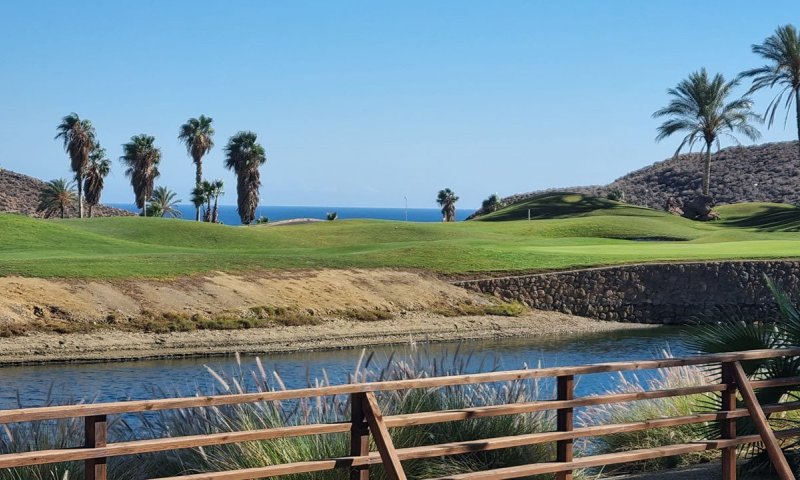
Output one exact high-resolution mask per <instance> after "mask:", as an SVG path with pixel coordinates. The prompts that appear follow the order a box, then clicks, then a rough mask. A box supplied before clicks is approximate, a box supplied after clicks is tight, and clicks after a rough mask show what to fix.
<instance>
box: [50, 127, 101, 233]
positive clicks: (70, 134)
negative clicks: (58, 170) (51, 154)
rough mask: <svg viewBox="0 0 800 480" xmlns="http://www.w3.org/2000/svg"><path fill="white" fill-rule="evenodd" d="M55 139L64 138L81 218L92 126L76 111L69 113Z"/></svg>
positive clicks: (92, 131)
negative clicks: (76, 190)
mask: <svg viewBox="0 0 800 480" xmlns="http://www.w3.org/2000/svg"><path fill="white" fill-rule="evenodd" d="M57 130H58V135H56V137H55V138H56V139H59V138H61V139H62V140H64V150H65V151H66V152H67V154H69V159H70V162H71V165H70V167H71V168H72V171H73V172H75V181H76V182H77V183H78V217H79V218H83V175H84V173H85V170H86V166H87V165H88V164H89V154H91V153H92V148H94V143H95V142H94V137H95V132H94V127H93V126H92V122H90V121H89V120H81V118H80V117H79V116H78V114H77V113H70V114H69V115H67V116H66V117H64V118H63V119H62V120H61V123H60V124H59V125H58V127H57Z"/></svg>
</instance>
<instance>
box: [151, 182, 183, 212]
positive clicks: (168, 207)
mask: <svg viewBox="0 0 800 480" xmlns="http://www.w3.org/2000/svg"><path fill="white" fill-rule="evenodd" d="M177 196H178V194H177V193H175V192H173V191H172V190H170V189H169V188H167V187H156V188H155V190H153V195H151V196H150V208H151V211H152V212H153V216H156V217H171V218H180V216H181V211H180V210H178V208H177V206H178V203H180V202H181V201H180V200H176V199H175V197H177Z"/></svg>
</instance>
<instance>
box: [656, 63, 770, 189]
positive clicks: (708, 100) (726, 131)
mask: <svg viewBox="0 0 800 480" xmlns="http://www.w3.org/2000/svg"><path fill="white" fill-rule="evenodd" d="M736 85H738V80H731V81H729V82H726V81H725V78H724V77H723V76H722V75H720V74H716V75H714V77H713V78H709V76H708V72H706V69H705V68H703V69H701V70H700V71H697V72H694V73H692V74H691V75H689V78H687V79H685V80H682V81H681V82H680V83H679V84H678V85H677V86H676V87H675V88H670V89H669V90H667V93H668V94H669V95H670V97H672V99H671V100H670V102H669V105H667V106H666V107H664V108H662V109H660V110H658V111H656V112H655V113H654V114H653V118H660V117H669V118H668V119H667V120H666V121H665V122H664V123H663V124H662V125H661V126H660V127H658V135H657V136H656V141H661V140H663V139H665V138H667V137H669V136H671V135H672V134H674V133H678V132H683V133H685V134H686V136H685V137H683V140H682V141H681V143H680V145H678V149H677V150H676V151H675V156H677V155H678V154H680V152H681V150H682V149H683V148H684V147H686V146H688V147H689V149H690V151H691V148H692V147H693V146H694V145H695V144H696V143H698V142H701V141H702V142H705V156H704V168H703V195H706V196H708V195H709V187H710V183H711V147H712V146H714V145H716V147H717V149H719V140H720V137H721V136H725V137H728V138H731V139H733V140H734V141H736V142H737V143H738V140H737V139H736V137H735V136H734V133H740V134H742V135H744V136H746V137H747V138H749V139H751V140H756V139H758V138H759V137H760V135H761V134H760V133H759V131H758V130H757V129H756V128H755V127H753V126H752V125H751V124H750V122H751V121H753V122H756V121H759V118H758V116H757V115H756V114H755V113H753V110H752V107H753V102H752V101H751V100H750V98H748V97H747V96H744V97H741V98H735V99H733V100H730V97H731V96H732V94H733V89H734V87H736Z"/></svg>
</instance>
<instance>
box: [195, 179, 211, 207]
mask: <svg viewBox="0 0 800 480" xmlns="http://www.w3.org/2000/svg"><path fill="white" fill-rule="evenodd" d="M208 200H209V199H208V193H207V192H206V190H205V189H204V188H203V185H196V186H195V187H194V188H193V189H192V205H194V208H195V211H197V212H199V211H200V208H202V207H203V205H205V204H206V202H207V201H208Z"/></svg>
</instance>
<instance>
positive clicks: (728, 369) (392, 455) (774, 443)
mask: <svg viewBox="0 0 800 480" xmlns="http://www.w3.org/2000/svg"><path fill="white" fill-rule="evenodd" d="M784 356H787V357H796V356H800V348H787V349H774V350H752V351H746V352H735V353H724V354H716V355H702V356H694V357H686V358H671V359H662V360H646V361H631V362H615V363H602V364H593V365H583V366H571V367H557V368H543V369H529V370H515V371H499V372H490V373H478V374H473V375H458V376H448V377H431V378H420V379H410V380H395V381H385V382H372V383H359V384H346V385H334V386H325V387H319V388H302V389H296V390H282V391H270V392H259V393H245V394H232V395H216V396H206V397H188V398H166V399H158V400H145V401H126V402H114V403H99V404H81V405H66V406H51V407H41V408H23V409H16V410H0V424H8V423H15V422H36V421H46V420H55V419H63V418H78V417H82V418H84V420H85V425H86V441H85V444H84V445H83V446H82V447H79V448H70V449H57V450H42V451H33V452H24V453H13V454H5V455H0V468H13V467H21V466H31V465H42V464H52V463H58V462H67V461H83V462H84V464H85V472H86V479H87V480H106V479H107V470H106V462H107V459H108V458H110V457H117V456H124V455H133V454H144V453H150V452H163V451H169V450H178V449H186V448H198V447H207V446H212V445H223V444H231V443H238V442H250V441H265V440H273V439H279V438H288V437H296V436H303V435H324V434H330V433H345V432H350V438H351V442H350V444H351V451H350V455H349V456H346V457H341V458H328V459H308V460H307V461H303V462H296V463H287V464H282V465H269V466H263V467H259V468H249V469H242V470H232V471H225V472H211V473H201V474H192V475H184V476H178V477H170V478H169V479H166V478H164V479H160V480H250V479H258V478H267V477H273V476H280V475H288V474H297V473H308V472H320V471H326V470H332V469H347V470H349V472H350V478H351V479H353V480H367V479H368V478H369V466H370V465H376V464H382V465H383V468H384V470H385V472H386V474H387V476H388V477H389V478H390V479H393V480H395V479H396V480H404V479H405V478H406V477H405V473H404V471H403V465H402V462H403V461H406V460H412V459H423V458H433V457H443V456H448V455H459V454H464V453H471V452H484V451H490V450H496V449H503V448H511V447H519V446H524V445H534V444H541V443H552V442H555V444H556V459H555V461H550V462H541V463H534V464H529V465H520V466H513V467H505V468H498V469H494V470H488V471H480V472H470V473H464V474H460V475H452V476H450V477H447V478H451V479H463V480H473V479H474V480H477V479H506V478H520V477H526V476H531V475H537V474H547V473H554V474H556V478H557V479H559V480H566V479H571V478H572V472H573V471H574V470H577V469H582V468H591V467H599V466H604V465H612V464H622V463H627V462H634V461H641V460H647V459H655V458H662V457H668V456H674V455H682V454H687V453H692V452H702V451H708V450H721V451H722V467H723V479H724V480H733V479H735V477H736V447H738V446H740V445H744V444H750V443H763V444H764V445H765V447H766V450H767V452H768V453H769V456H770V459H771V460H772V462H773V465H774V467H775V469H776V471H777V472H778V476H779V477H778V478H780V479H781V480H785V479H794V476H793V475H792V472H791V471H790V469H789V466H788V465H787V463H786V459H785V458H784V456H783V453H782V452H781V450H780V448H779V444H778V439H784V438H790V437H797V436H800V429H790V430H781V431H777V432H775V431H773V430H772V429H771V428H770V425H769V423H768V420H767V416H768V415H770V414H773V413H778V412H786V411H790V410H795V409H798V408H800V402H784V403H779V404H773V405H759V403H758V402H757V401H756V397H755V394H754V389H755V390H757V389H759V388H765V387H775V386H792V385H800V377H792V378H780V379H770V380H756V381H748V379H747V377H746V375H745V373H744V371H743V370H742V366H741V363H740V362H743V361H748V360H763V359H770V358H777V357H784ZM698 365H703V366H711V367H714V366H718V365H720V366H721V372H722V376H721V382H720V383H718V384H710V385H702V386H691V387H683V388H673V389H664V390H652V391H644V392H636V393H615V394H608V395H600V396H587V397H578V398H576V397H575V396H574V384H575V383H574V380H575V377H576V376H578V375H586V374H595V373H607V372H624V371H633V370H650V369H660V368H675V367H682V366H698ZM541 378H553V379H555V381H556V385H557V388H556V390H557V398H556V399H554V400H542V401H533V402H525V403H513V404H503V405H490V406H481V407H475V408H464V409H459V410H445V411H433V412H420V413H409V414H402V415H392V416H386V417H384V416H383V415H381V411H380V409H379V408H378V404H377V402H376V400H375V392H382V391H397V390H407V389H417V388H422V389H430V388H437V387H446V386H458V385H469V384H477V383H490V382H508V381H516V380H525V379H541ZM704 393H716V394H719V395H720V396H721V406H722V407H721V409H720V411H717V412H707V413H698V414H695V415H689V416H683V417H668V418H654V419H649V420H645V421H640V422H632V423H621V424H607V425H597V426H589V427H580V428H575V426H574V424H573V409H575V408H577V407H588V406H595V405H604V404H612V403H622V402H632V401H641V400H652V399H658V398H668V397H677V396H685V395H696V394H704ZM327 395H350V396H351V406H352V416H351V421H350V422H342V423H322V424H311V425H297V426H287V427H281V428H270V429H263V430H249V431H236V432H226V433H215V434H209V435H195V436H183V437H167V438H156V439H148V440H136V441H129V442H119V443H108V442H107V420H106V419H107V416H108V415H119V414H129V413H137V412H152V411H157V410H169V409H183V408H203V407H212V406H222V405H237V404H245V403H253V402H264V401H278V400H290V399H301V398H312V397H320V396H327ZM737 396H738V397H740V398H741V399H742V401H743V404H744V405H745V407H746V408H738V407H737ZM545 410H555V411H556V418H557V422H556V423H557V429H556V430H555V431H551V432H542V433H530V434H525V435H515V436H507V437H496V438H487V439H482V440H474V441H462V442H452V443H444V444H438V445H425V446H417V447H410V448H401V449H397V448H395V447H394V445H393V444H392V439H391V437H390V436H389V433H388V431H389V429H392V428H402V427H409V426H414V425H425V424H434V423H441V422H455V421H460V420H468V419H476V418H487V417H494V416H500V415H516V414H522V413H530V412H538V411H545ZM744 417H750V418H751V419H752V422H753V424H754V425H755V426H756V427H757V431H758V434H757V435H747V436H740V437H737V436H736V420H737V419H739V418H744ZM706 422H719V424H720V426H721V438H716V439H706V440H702V441H697V442H692V443H685V444H677V445H668V446H663V447H657V448H647V449H640V450H633V451H626V452H620V453H610V454H602V455H590V456H584V457H573V441H575V440H576V439H580V438H586V437H598V436H603V435H611V434H615V433H622V432H637V431H644V430H649V429H654V428H665V427H674V426H679V425H689V424H697V423H706ZM370 436H371V437H372V439H373V441H374V444H375V445H376V447H377V451H376V452H370V450H369V446H370V441H369V440H370Z"/></svg>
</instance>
